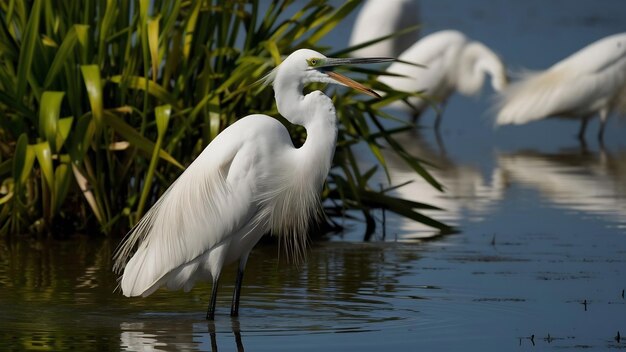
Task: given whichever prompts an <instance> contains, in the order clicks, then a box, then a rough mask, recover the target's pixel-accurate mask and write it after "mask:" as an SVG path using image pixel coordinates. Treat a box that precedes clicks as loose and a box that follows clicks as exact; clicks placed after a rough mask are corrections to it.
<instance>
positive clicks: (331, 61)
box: [318, 57, 395, 98]
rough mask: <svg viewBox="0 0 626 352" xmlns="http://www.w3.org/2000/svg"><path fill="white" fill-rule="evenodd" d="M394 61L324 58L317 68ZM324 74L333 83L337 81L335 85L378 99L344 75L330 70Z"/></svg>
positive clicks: (378, 96)
mask: <svg viewBox="0 0 626 352" xmlns="http://www.w3.org/2000/svg"><path fill="white" fill-rule="evenodd" d="M394 60H395V59H393V58H389V57H370V58H368V57H364V58H360V57H359V58H330V57H329V58H325V59H324V61H323V63H322V65H320V66H319V67H318V68H326V67H333V66H340V65H357V64H375V63H381V62H390V61H394ZM324 73H326V74H327V75H328V76H329V77H330V78H332V79H334V80H335V81H337V83H339V84H341V85H344V86H346V87H350V88H354V89H356V90H358V91H360V92H363V93H365V94H367V95H370V96H372V97H374V98H380V95H378V93H376V92H375V91H373V90H372V89H370V88H367V87H366V86H364V85H362V84H361V83H359V82H357V81H354V80H352V79H350V78H348V77H346V76H344V75H340V74H339V73H337V72H334V71H330V70H325V71H324Z"/></svg>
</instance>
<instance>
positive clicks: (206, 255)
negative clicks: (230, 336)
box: [115, 49, 387, 319]
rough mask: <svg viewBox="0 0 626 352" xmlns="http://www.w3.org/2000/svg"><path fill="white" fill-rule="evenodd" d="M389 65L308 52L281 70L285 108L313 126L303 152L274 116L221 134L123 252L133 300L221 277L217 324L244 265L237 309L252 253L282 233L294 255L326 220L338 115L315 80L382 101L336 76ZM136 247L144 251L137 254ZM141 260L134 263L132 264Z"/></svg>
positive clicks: (126, 287) (125, 289) (281, 106)
mask: <svg viewBox="0 0 626 352" xmlns="http://www.w3.org/2000/svg"><path fill="white" fill-rule="evenodd" d="M357 60H358V62H359V63H368V62H370V61H372V62H380V61H386V60H387V59H331V58H326V57H324V56H323V55H322V54H320V53H317V52H315V51H312V50H307V49H301V50H298V51H296V52H294V53H293V54H291V55H290V56H289V57H287V58H286V59H285V61H284V62H283V63H282V64H281V65H279V66H278V68H277V69H276V70H275V71H273V72H272V74H271V76H270V78H269V80H270V81H272V82H273V85H274V91H275V96H276V103H277V107H278V111H279V112H280V114H281V115H283V116H284V117H285V118H286V119H287V120H289V121H290V122H292V123H294V124H299V125H302V126H304V127H305V128H306V131H307V139H306V141H305V142H304V144H303V145H302V146H301V147H300V148H295V147H294V146H293V143H292V141H291V138H290V136H289V133H288V131H287V129H286V128H285V127H284V126H283V125H282V124H281V123H280V122H279V121H278V120H276V119H274V118H272V117H269V116H266V115H258V114H257V115H250V116H247V117H245V118H243V119H241V120H239V121H237V122H235V123H234V124H232V125H231V126H230V127H228V128H226V129H225V130H224V131H223V132H222V133H220V134H219V135H218V136H217V137H216V138H215V139H214V140H213V141H212V142H211V143H210V144H209V145H208V146H207V147H206V148H205V149H204V151H203V152H202V153H201V154H200V155H199V156H198V158H197V159H196V160H194V162H193V163H191V165H189V167H188V168H187V169H186V170H185V171H184V172H183V174H182V175H181V176H180V177H179V178H178V179H177V180H176V181H175V182H174V183H173V184H172V185H171V186H170V188H169V189H168V190H167V191H166V192H165V193H164V194H163V196H162V197H161V198H160V199H159V200H158V201H157V202H156V204H155V205H154V206H153V207H152V208H151V209H150V210H149V211H148V212H147V213H146V215H145V216H144V217H143V218H142V219H141V220H140V221H139V223H138V224H137V226H135V227H134V228H133V229H132V230H131V232H130V233H129V235H128V236H127V238H126V240H125V242H124V243H123V244H122V245H121V246H120V248H119V250H118V251H117V253H116V259H115V266H116V269H117V270H122V269H123V270H124V272H123V275H122V278H121V280H120V287H121V290H122V293H123V294H124V295H125V296H147V295H150V294H151V293H153V292H154V291H155V290H156V289H158V288H159V287H161V286H167V287H168V288H169V289H180V288H183V289H185V290H189V289H191V287H192V286H193V285H194V283H195V282H196V281H197V280H201V279H212V281H213V294H212V299H211V303H210V305H209V312H208V313H207V318H209V319H212V318H213V309H214V307H215V294H216V290H217V282H218V280H219V276H220V273H221V271H222V268H223V266H224V265H226V264H229V263H231V262H234V261H237V260H239V270H240V271H239V275H240V276H238V278H237V280H238V281H237V285H236V289H235V290H236V291H235V296H234V298H233V309H232V310H231V314H233V315H236V314H237V309H238V300H239V289H240V286H241V276H242V275H243V268H244V267H245V264H246V261H247V258H248V255H249V253H250V251H251V250H252V248H253V247H254V245H255V244H256V243H257V242H258V241H259V239H260V238H261V236H263V234H265V233H267V232H273V233H275V234H278V235H282V238H285V239H287V240H286V243H287V244H288V246H289V247H290V249H291V250H292V252H293V253H294V254H295V255H299V253H300V251H301V250H302V248H303V247H302V246H303V244H304V242H305V238H306V234H307V226H308V224H309V221H310V220H311V219H312V218H314V217H315V216H316V214H319V211H320V199H319V193H320V190H321V187H322V185H323V183H324V180H325V179H326V176H327V175H328V171H329V169H330V166H331V161H332V156H333V153H334V149H335V140H336V137H337V126H336V116H335V108H334V106H333V104H332V101H331V99H330V98H329V97H327V96H326V95H324V94H323V93H322V92H320V91H315V92H312V93H309V94H307V95H303V94H302V89H303V87H304V85H305V84H307V83H310V82H323V83H339V84H344V85H348V86H351V87H353V88H356V89H359V90H362V91H365V92H366V93H369V94H375V93H373V92H371V91H370V90H368V89H367V88H365V87H363V86H362V85H360V84H358V83H356V82H354V81H352V80H350V79H348V78H346V77H343V76H341V75H338V74H336V73H334V72H332V71H329V67H330V66H334V65H338V64H344V63H345V64H349V63H354V62H356V61H357ZM133 250H134V251H135V252H134V253H133ZM131 256H132V257H131Z"/></svg>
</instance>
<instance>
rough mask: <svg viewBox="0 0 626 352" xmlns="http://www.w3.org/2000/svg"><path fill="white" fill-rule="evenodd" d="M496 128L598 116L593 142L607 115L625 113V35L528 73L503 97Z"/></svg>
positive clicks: (582, 128) (601, 132)
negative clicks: (556, 118) (563, 118)
mask: <svg viewBox="0 0 626 352" xmlns="http://www.w3.org/2000/svg"><path fill="white" fill-rule="evenodd" d="M498 108H499V112H498V116H497V118H496V124H497V125H506V124H515V125H519V124H523V123H527V122H530V121H535V120H539V119H543V118H546V117H550V116H557V117H565V118H575V119H581V120H582V122H581V125H580V130H579V132H578V138H579V139H580V140H583V139H584V137H585V129H586V128H587V123H588V122H589V119H590V118H591V117H593V116H594V115H595V114H599V115H600V130H599V132H598V140H600V141H602V139H603V138H604V126H605V124H606V119H607V117H608V116H609V115H610V114H611V113H612V112H617V113H619V114H626V33H620V34H614V35H611V36H608V37H606V38H603V39H600V40H598V41H596V42H594V43H592V44H590V45H588V46H587V47H585V48H583V49H581V50H580V51H578V52H576V53H574V54H573V55H571V56H570V57H568V58H566V59H564V60H562V61H560V62H558V63H556V64H555V65H553V66H552V67H550V68H549V69H547V70H546V71H543V72H536V73H528V74H526V75H525V76H524V77H523V78H522V79H521V80H520V81H518V82H516V83H514V84H511V85H510V86H509V87H508V88H507V89H506V90H504V91H503V92H502V95H501V100H500V102H499V106H498Z"/></svg>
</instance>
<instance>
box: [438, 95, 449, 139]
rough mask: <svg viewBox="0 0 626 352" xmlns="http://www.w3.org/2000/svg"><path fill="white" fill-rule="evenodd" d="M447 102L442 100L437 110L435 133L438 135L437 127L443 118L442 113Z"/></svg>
mask: <svg viewBox="0 0 626 352" xmlns="http://www.w3.org/2000/svg"><path fill="white" fill-rule="evenodd" d="M447 103H448V100H444V101H443V102H442V103H441V108H439V109H438V110H437V116H436V117H435V132H437V133H439V127H440V126H441V119H442V117H443V112H444V110H446V104H447Z"/></svg>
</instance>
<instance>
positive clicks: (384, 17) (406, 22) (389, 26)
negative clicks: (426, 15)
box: [350, 0, 419, 57]
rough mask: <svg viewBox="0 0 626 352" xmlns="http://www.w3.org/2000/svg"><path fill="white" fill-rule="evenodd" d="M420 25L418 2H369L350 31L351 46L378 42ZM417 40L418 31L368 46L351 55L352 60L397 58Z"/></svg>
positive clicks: (415, 0)
mask: <svg viewBox="0 0 626 352" xmlns="http://www.w3.org/2000/svg"><path fill="white" fill-rule="evenodd" d="M418 24H419V2H418V1H417V0H368V1H366V2H365V3H364V4H363V7H362V8H361V10H360V11H359V14H358V15H357V18H356V20H355V22H354V26H353V27H352V34H351V35H350V46H355V45H358V44H361V43H365V42H368V41H370V40H374V39H378V38H380V37H384V36H387V35H390V34H393V33H396V32H398V31H400V30H403V29H406V28H409V27H413V26H416V25H418ZM418 39H419V32H418V31H417V30H414V31H411V32H408V33H405V34H403V35H400V36H397V37H393V38H389V39H386V40H383V41H380V42H378V43H376V44H372V45H368V46H366V47H364V48H361V49H359V50H355V51H354V52H353V53H352V56H354V57H367V56H392V57H396V56H398V55H400V53H402V52H403V51H404V50H406V48H408V47H409V46H411V45H412V44H413V43H415V42H416V41H417V40H418Z"/></svg>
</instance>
